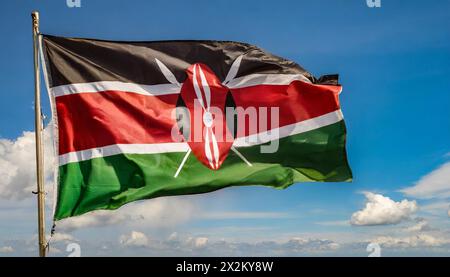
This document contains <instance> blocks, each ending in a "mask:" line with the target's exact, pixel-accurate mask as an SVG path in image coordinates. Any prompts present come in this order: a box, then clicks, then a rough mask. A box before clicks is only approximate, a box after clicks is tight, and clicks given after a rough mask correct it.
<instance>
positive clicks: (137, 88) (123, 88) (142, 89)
mask: <svg viewBox="0 0 450 277" xmlns="http://www.w3.org/2000/svg"><path fill="white" fill-rule="evenodd" d="M293 81H303V82H307V83H311V81H310V80H308V78H306V77H305V76H303V75H301V74H251V75H247V76H243V77H239V78H236V79H233V80H231V81H229V82H228V83H227V84H226V86H227V87H228V88H244V87H252V86H257V85H289V84H290V83H292V82H293ZM182 85H183V84H181V86H182ZM181 86H178V85H176V84H158V85H140V84H134V83H124V82H119V81H101V82H92V83H77V84H69V85H61V86H56V87H52V88H50V91H51V93H52V94H53V95H54V97H59V96H63V95H70V94H76V93H96V92H102V91H120V92H130V93H137V94H142V95H154V96H158V95H166V94H178V93H180V89H181Z"/></svg>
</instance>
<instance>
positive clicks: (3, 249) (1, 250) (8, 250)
mask: <svg viewBox="0 0 450 277" xmlns="http://www.w3.org/2000/svg"><path fill="white" fill-rule="evenodd" d="M12 252H14V248H12V247H11V246H2V247H0V253H3V254H7V253H12Z"/></svg>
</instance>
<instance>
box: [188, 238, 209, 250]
mask: <svg viewBox="0 0 450 277" xmlns="http://www.w3.org/2000/svg"><path fill="white" fill-rule="evenodd" d="M207 243H208V238H206V237H197V238H192V237H190V238H188V239H187V241H186V244H187V245H190V246H192V247H194V248H202V247H205V246H206V244H207Z"/></svg>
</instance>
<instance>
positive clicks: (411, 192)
mask: <svg viewBox="0 0 450 277" xmlns="http://www.w3.org/2000/svg"><path fill="white" fill-rule="evenodd" d="M401 192H403V193H404V194H405V195H408V196H412V197H415V198H421V199H430V198H441V199H443V198H449V197H450V162H446V163H444V164H443V165H441V166H440V167H439V168H437V169H435V170H434V171H432V172H431V173H429V174H427V175H425V176H423V177H422V178H421V179H420V180H419V181H418V182H417V183H416V184H415V185H414V186H412V187H407V188H405V189H402V190H401Z"/></svg>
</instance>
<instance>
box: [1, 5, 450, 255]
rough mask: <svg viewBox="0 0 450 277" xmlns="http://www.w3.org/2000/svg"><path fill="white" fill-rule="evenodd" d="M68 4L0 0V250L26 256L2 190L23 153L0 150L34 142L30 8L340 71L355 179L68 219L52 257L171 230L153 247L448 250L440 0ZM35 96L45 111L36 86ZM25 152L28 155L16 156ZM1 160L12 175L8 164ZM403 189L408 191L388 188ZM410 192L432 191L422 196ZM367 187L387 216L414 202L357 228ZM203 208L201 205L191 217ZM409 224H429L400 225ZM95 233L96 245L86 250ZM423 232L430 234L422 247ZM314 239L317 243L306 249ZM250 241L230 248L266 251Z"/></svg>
mask: <svg viewBox="0 0 450 277" xmlns="http://www.w3.org/2000/svg"><path fill="white" fill-rule="evenodd" d="M81 4H82V7H81V8H68V7H67V5H66V1H65V0H55V1H28V0H27V1H25V0H19V1H6V2H5V3H2V8H1V15H2V16H1V17H0V30H1V33H2V35H3V40H2V44H1V45H0V60H2V64H1V65H0V82H1V83H2V89H1V101H0V139H1V141H0V142H1V144H0V165H1V166H2V167H3V168H2V169H1V170H2V172H0V176H1V177H2V180H0V192H1V193H2V194H3V195H1V194H0V207H1V209H2V210H3V211H2V212H0V219H2V218H3V219H8V220H7V222H8V223H5V220H3V219H2V220H0V221H1V222H3V223H2V225H0V226H1V229H0V255H2V252H3V254H4V255H8V254H9V255H34V253H33V252H27V250H26V249H28V248H29V247H28V244H27V243H29V241H32V240H33V235H34V234H35V233H36V227H35V214H34V209H33V208H34V202H33V198H30V197H31V194H30V195H26V194H25V193H23V191H21V193H16V194H14V193H11V190H14V186H13V185H12V183H11V181H8V180H16V181H17V182H23V184H22V183H21V184H20V185H18V186H19V187H20V188H23V189H26V188H28V187H30V184H31V185H32V179H30V178H31V177H30V176H31V175H32V173H33V172H32V168H33V165H32V163H31V160H32V159H31V160H30V159H26V158H24V159H20V160H8V159H10V158H9V157H11V156H14V155H15V153H19V154H23V153H24V151H25V150H24V149H31V151H32V149H33V148H32V145H30V143H31V142H30V138H31V136H30V134H28V136H27V135H26V134H23V132H24V131H32V130H33V124H34V121H33V113H34V111H33V108H32V106H33V66H32V48H31V47H32V45H31V29H30V28H31V23H30V12H31V11H32V10H34V9H36V10H39V11H40V16H41V31H42V32H43V33H47V34H54V35H61V36H74V37H92V38H101V39H110V40H164V39H218V40H236V41H244V42H248V43H252V44H256V45H258V46H260V47H262V48H263V49H265V50H267V51H269V52H272V53H274V54H276V55H279V56H283V57H286V58H288V59H291V60H294V61H296V62H298V63H299V64H300V65H302V66H303V67H304V68H306V69H307V70H309V71H310V72H312V73H313V74H315V75H316V76H319V75H323V74H327V73H339V74H340V80H341V83H342V84H343V87H344V90H343V93H342V94H341V104H342V109H343V112H344V116H345V120H346V124H347V128H348V156H349V161H350V165H351V167H352V169H353V174H354V182H353V183H322V184H318V183H307V184H297V185H294V186H291V187H290V188H288V189H287V190H283V191H279V190H274V189H270V188H264V187H241V188H230V189H225V190H221V191H218V192H214V193H210V194H205V195H196V196H185V197H176V198H173V199H168V200H166V199H162V200H161V199H160V200H156V201H154V202H155V205H159V206H155V207H159V208H161V207H162V208H167V209H168V210H169V211H172V210H175V211H177V210H178V209H177V207H178V206H177V205H180V207H185V209H186V213H179V214H176V216H174V218H172V219H170V218H168V217H170V216H171V213H164V212H163V213H162V214H158V213H157V212H152V213H151V215H148V218H151V219H152V220H158V221H162V222H159V223H156V222H152V223H151V224H150V223H149V222H146V223H145V224H144V223H142V222H141V224H140V223H139V222H131V223H130V222H127V223H126V224H125V223H124V224H115V223H111V222H112V221H114V220H112V221H111V222H109V221H108V223H107V224H106V223H105V224H103V225H105V226H104V227H99V226H98V225H102V224H91V225H89V224H87V225H86V224H85V225H86V227H84V226H85V225H82V224H81V223H80V224H81V225H80V226H81V227H80V228H75V227H74V228H73V229H74V230H72V229H70V228H68V229H67V230H66V232H65V233H64V235H66V236H65V237H64V236H63V235H61V237H62V238H61V241H60V242H59V243H60V244H61V245H60V246H59V248H60V250H62V251H61V252H60V253H56V252H57V251H56V252H55V255H64V254H65V252H64V247H65V246H64V245H65V244H64V243H66V241H70V240H72V241H78V242H79V243H80V245H81V246H82V249H84V250H83V251H86V252H85V253H89V254H91V255H96V254H99V255H123V254H127V255H154V253H157V252H152V251H154V249H153V248H152V247H151V246H149V245H150V244H151V243H150V242H149V241H158V242H160V244H161V243H162V242H164V243H166V244H167V245H171V244H170V243H168V242H167V241H168V240H169V239H168V238H169V237H171V235H172V237H171V239H173V240H176V241H177V243H179V244H180V245H181V246H180V247H181V249H182V250H179V249H180V248H177V249H178V250H174V249H172V248H170V247H169V246H167V249H166V252H164V253H165V254H166V255H177V253H178V254H179V253H181V254H186V255H206V254H211V255H214V254H217V255H221V254H224V253H225V252H224V253H222V252H214V250H212V249H213V248H212V247H211V248H208V247H207V246H204V245H203V244H202V241H204V240H202V238H207V239H208V243H206V245H214V243H218V241H220V240H221V239H225V240H226V241H227V242H228V243H232V242H233V243H244V242H248V243H253V242H254V241H276V242H277V243H278V244H277V247H279V248H281V249H284V248H288V246H289V245H288V246H287V245H286V242H288V241H290V240H292V239H293V238H295V239H296V238H303V239H304V240H305V241H306V242H299V241H296V243H298V245H299V249H300V250H298V251H297V252H295V251H294V252H292V251H293V250H292V249H290V251H291V252H286V253H287V254H292V255H319V256H321V255H359V256H366V255H367V253H366V250H365V247H366V245H367V242H368V241H372V240H374V241H379V242H380V243H382V244H383V245H386V248H387V249H386V250H385V251H384V253H386V255H425V254H429V253H432V254H435V255H450V246H449V245H450V224H449V220H450V219H449V216H448V208H449V207H448V206H449V203H450V201H449V196H445V193H446V192H448V191H450V174H449V169H448V168H447V165H448V163H449V161H450V157H449V153H450V109H449V106H450V79H449V77H448V76H450V28H449V27H448V26H450V16H449V11H450V1H448V0H440V1H419V0H417V1H413V0H410V1H400V0H390V1H386V0H382V6H381V8H368V7H367V5H366V1H365V0H351V1H331V0H318V1H300V0H298V1H277V2H276V3H275V2H273V1H267V2H265V1H237V0H233V1H173V0H171V1H119V0H108V1H100V0H81ZM43 89H44V88H43ZM43 91H44V92H45V90H43ZM42 104H43V107H44V112H45V114H47V115H50V112H49V102H48V98H47V97H46V94H44V97H43V103H42ZM20 138H23V141H19V140H18V139H20ZM2 147H3V148H2ZM8 147H9V148H8ZM27 147H28V148H27ZM5 149H6V150H5ZM8 149H9V150H8ZM11 149H12V150H11ZM8 151H9V152H8ZM13 151H16V152H13ZM5 153H6V154H5ZM8 153H9V154H8ZM11 153H12V154H11ZM24 155H25V157H27V156H26V155H28V154H26V153H25V154H24ZM27 160H28V162H29V163H30V164H25V162H26V161H27ZM2 162H3V163H2ZM14 166H16V167H19V168H22V170H19V171H20V172H19V173H17V170H16V169H14ZM11 168H12V169H11ZM27 168H28V170H27ZM13 169H14V170H15V171H14V170H13ZM8 178H9V179H8ZM14 178H15V179H14ZM2 182H3V184H2ZM30 182H31V183H30ZM2 186H3V188H2ZM414 186H416V187H414ZM407 187H409V188H415V189H411V190H409V191H403V192H401V191H400V190H402V189H404V188H407ZM434 187H436V189H434V190H433V188H434ZM16 188H17V187H16ZM423 188H425V191H427V190H432V192H430V193H431V194H427V195H426V196H425V195H424V192H423V191H424V190H423ZM363 192H366V194H364V193H363ZM367 192H372V193H375V194H379V195H380V196H382V197H384V198H379V199H378V200H373V201H375V203H377V204H379V205H380V207H387V208H386V209H389V208H392V209H397V210H395V211H394V212H393V213H394V216H393V217H395V212H405V210H404V209H403V208H404V207H403V206H401V205H402V204H401V202H400V201H402V200H404V201H407V202H405V203H406V204H412V203H415V205H416V206H417V207H418V208H417V209H416V208H411V210H410V211H409V212H408V211H406V212H405V213H406V214H405V216H400V219H399V220H397V222H389V220H387V221H386V220H384V221H383V220H380V221H379V222H378V221H377V222H378V223H377V224H373V221H371V220H374V219H373V218H372V219H371V218H369V219H368V221H364V220H365V219H362V218H361V220H362V221H364V222H365V223H364V222H362V223H364V224H361V222H360V223H358V224H356V223H355V222H353V223H352V222H351V219H352V215H353V214H354V213H355V212H357V211H365V210H364V209H365V207H366V206H365V205H366V204H367V202H368V201H369V202H370V195H369V196H368V194H367ZM25 195H26V196H25ZM387 199H389V200H390V201H394V202H393V203H394V204H392V203H391V204H392V205H390V204H389V203H390V202H388V201H387ZM385 200H386V201H385ZM150 201H153V200H150ZM377 201H378V202H377ZM414 201H416V202H414ZM141 204H142V203H141ZM141 204H138V205H141ZM144 205H152V204H148V203H147V204H144ZM383 205H385V206H383ZM155 207H153V208H155ZM399 207H400V208H399ZM129 209H130V210H131V208H129ZM204 210H207V211H208V213H204V212H198V211H204ZM366 212H368V210H366ZM130 213H132V212H131V211H130ZM11 215H17V216H11ZM389 215H390V217H392V214H388V217H389ZM177 216H179V217H177ZM380 216H381V217H383V216H386V215H385V214H381V215H380ZM178 219H180V220H178ZM96 220H99V218H96ZM117 221H118V222H122V221H121V219H120V220H117ZM100 222H101V220H100ZM114 222H115V221H114ZM421 222H422V223H421ZM423 222H426V224H425V223H423ZM166 223H167V224H166ZM420 224H423V225H427V226H429V228H422V229H423V230H422V229H420V230H417V232H414V230H413V231H411V230H410V229H408V228H411V227H413V226H416V225H420ZM359 225H365V226H359ZM406 230H409V231H406ZM174 233H176V234H177V235H176V236H175V235H174ZM142 235H143V236H144V237H143V236H142ZM175 237H176V239H174V238H175ZM380 237H381V239H380ZM414 237H416V238H422V239H421V240H420V239H419V241H418V242H417V243H416V247H414V246H412V247H409V248H401V249H400V248H398V247H396V243H398V242H405V241H406V242H408V243H410V244H411V245H414V239H412V238H414ZM99 238H101V239H102V240H104V242H102V243H104V246H105V245H106V246H105V249H109V250H108V251H106V250H105V251H106V252H101V253H100V252H96V251H97V250H96V249H98V247H97V246H96V244H95V242H96V241H98V240H99ZM189 238H192V239H189ZM383 238H384V240H383ZM431 238H434V239H436V240H437V241H438V242H439V243H435V244H433V243H430V240H431ZM145 239H147V240H145ZM128 241H130V243H128V244H127V242H128ZM135 241H138V242H139V241H140V242H142V243H141V244H142V245H140V244H139V243H135ZM197 241H198V244H199V245H200V246H199V245H197V244H196V242H197ZM302 243H304V244H302ZM333 243H337V244H338V245H339V247H337V248H336V247H335V246H334V244H333ZM166 244H164V245H166ZM322 244H324V245H326V246H327V247H328V248H326V251H318V250H317V249H316V248H320V247H318V246H317V245H322ZM83 245H84V246H83ZM172 246H173V245H172ZM197 246H199V247H197ZM240 246H242V245H240ZM2 247H3V249H4V251H1V250H2ZM7 247H11V249H12V251H9V250H10V248H7ZM27 247H28V248H27ZM102 247H103V246H102ZM258 247H260V246H259V245H258V246H255V247H254V248H252V250H248V249H247V250H242V252H239V253H241V254H243V255H245V254H248V255H252V254H255V253H256V254H262V253H272V252H270V251H274V250H273V249H266V248H264V249H262V248H258ZM283 247H284V248H283ZM314 247H315V248H314ZM191 248H192V249H191ZM102 249H103V248H102ZM187 249H191V250H192V251H190V252H189V251H188V250H187ZM177 251H187V252H177ZM246 251H247V252H246ZM252 251H253V252H252ZM264 251H266V252H264ZM227 253H228V252H227ZM273 253H279V252H273ZM283 253H284V252H283Z"/></svg>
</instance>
